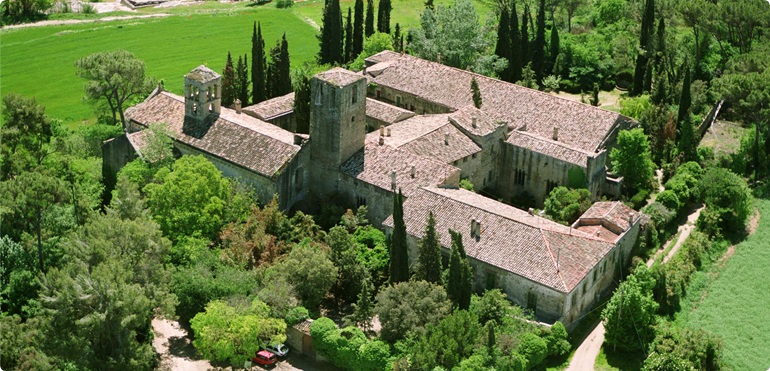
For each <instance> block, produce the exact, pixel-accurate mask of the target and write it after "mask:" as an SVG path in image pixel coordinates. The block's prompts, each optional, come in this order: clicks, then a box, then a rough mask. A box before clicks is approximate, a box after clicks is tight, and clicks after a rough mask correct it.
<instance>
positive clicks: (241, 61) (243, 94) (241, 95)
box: [235, 54, 249, 107]
mask: <svg viewBox="0 0 770 371" xmlns="http://www.w3.org/2000/svg"><path fill="white" fill-rule="evenodd" d="M248 65H249V57H248V56H247V55H246V54H244V55H243V56H242V57H240V56H239V57H238V67H237V68H236V70H235V75H236V77H235V79H236V80H237V81H238V83H237V84H236V85H237V88H238V94H237V95H238V99H240V100H241V106H242V107H246V106H248V105H249V67H248Z"/></svg>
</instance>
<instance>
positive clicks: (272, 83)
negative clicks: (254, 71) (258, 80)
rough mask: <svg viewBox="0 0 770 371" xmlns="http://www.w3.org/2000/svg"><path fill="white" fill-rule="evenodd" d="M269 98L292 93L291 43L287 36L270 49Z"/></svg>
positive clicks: (268, 71) (268, 70)
mask: <svg viewBox="0 0 770 371" xmlns="http://www.w3.org/2000/svg"><path fill="white" fill-rule="evenodd" d="M267 80H268V84H267V85H268V89H267V90H268V96H269V97H270V98H275V97H280V96H282V95H286V94H289V93H291V91H292V88H291V64H290V61H289V42H288V41H286V34H285V33H284V34H283V37H282V38H281V40H278V41H276V43H275V46H274V47H273V48H271V49H270V64H269V65H268V68H267Z"/></svg>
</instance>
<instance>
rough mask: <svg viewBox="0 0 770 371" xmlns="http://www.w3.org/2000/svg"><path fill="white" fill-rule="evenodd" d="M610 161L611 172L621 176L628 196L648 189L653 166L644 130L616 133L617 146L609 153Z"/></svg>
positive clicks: (653, 169)
mask: <svg viewBox="0 0 770 371" xmlns="http://www.w3.org/2000/svg"><path fill="white" fill-rule="evenodd" d="M610 161H611V162H612V168H613V171H614V172H615V173H617V174H618V175H621V176H623V181H624V183H625V188H626V192H627V193H628V194H634V193H636V191H637V190H641V189H649V188H650V185H651V181H652V176H653V172H654V171H655V164H654V163H653V162H652V155H651V154H650V144H649V142H648V140H647V135H645V134H644V130H642V129H641V128H636V129H631V130H623V131H621V132H620V133H618V141H617V145H616V146H615V148H613V149H612V151H611V152H610Z"/></svg>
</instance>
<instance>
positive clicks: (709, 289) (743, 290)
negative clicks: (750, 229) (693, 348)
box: [676, 200, 770, 370]
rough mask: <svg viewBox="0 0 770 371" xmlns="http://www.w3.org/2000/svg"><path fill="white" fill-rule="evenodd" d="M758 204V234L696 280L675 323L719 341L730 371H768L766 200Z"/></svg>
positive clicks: (769, 207)
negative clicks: (725, 262) (709, 335)
mask: <svg viewBox="0 0 770 371" xmlns="http://www.w3.org/2000/svg"><path fill="white" fill-rule="evenodd" d="M757 206H758V208H759V210H760V212H761V215H762V217H761V219H760V221H759V226H758V227H757V230H756V232H755V233H754V234H752V235H751V236H749V237H748V238H747V239H746V240H745V241H743V242H741V243H740V244H738V245H737V246H736V247H735V254H734V255H733V256H732V257H731V258H730V259H729V260H728V261H727V264H726V265H725V266H724V267H723V268H721V267H720V265H721V264H719V263H718V264H715V265H714V267H713V268H712V271H711V272H709V274H708V275H707V276H702V277H700V278H702V279H701V280H695V279H694V282H693V283H692V284H691V286H692V289H691V290H690V292H689V293H688V295H689V297H688V302H686V303H683V306H682V311H681V312H680V313H679V314H678V315H677V319H676V320H677V322H680V323H683V324H686V325H688V326H690V327H692V328H702V329H705V330H707V331H710V332H713V333H715V334H717V335H719V336H720V337H722V341H723V342H724V354H723V359H724V361H725V363H726V364H727V366H728V367H729V369H734V370H767V369H768V367H770V320H769V318H770V315H768V308H770V292H768V287H769V286H768V277H767V274H768V267H770V243H768V241H770V201H768V200H758V201H757ZM696 281H701V282H699V283H700V285H699V284H698V283H696ZM692 298H695V299H694V300H693V299H692Z"/></svg>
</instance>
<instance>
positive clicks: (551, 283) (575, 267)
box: [383, 187, 614, 293]
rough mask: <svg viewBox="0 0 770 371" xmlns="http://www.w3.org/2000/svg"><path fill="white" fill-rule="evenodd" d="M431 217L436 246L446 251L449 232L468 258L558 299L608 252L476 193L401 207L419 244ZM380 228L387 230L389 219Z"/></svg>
mask: <svg viewBox="0 0 770 371" xmlns="http://www.w3.org/2000/svg"><path fill="white" fill-rule="evenodd" d="M431 211H432V212H433V214H434V216H435V219H436V230H437V231H438V232H439V238H440V241H441V245H442V246H444V247H448V246H451V240H450V236H449V233H448V232H447V231H448V229H450V228H451V229H453V230H456V231H458V232H460V233H462V235H463V245H464V246H465V251H466V253H467V255H468V256H469V257H471V258H474V259H476V260H479V261H482V262H485V263H487V264H490V265H493V266H496V267H498V268H500V269H503V270H506V271H509V272H512V273H514V274H516V275H518V276H521V277H524V278H526V279H529V280H531V281H533V282H538V283H541V284H543V285H545V286H548V287H550V288H552V289H554V290H557V291H559V292H564V293H569V292H571V291H572V290H573V289H575V287H577V285H578V284H579V283H580V282H581V281H582V280H583V279H584V278H585V276H586V275H587V274H588V273H589V272H590V271H591V269H593V267H595V266H596V264H597V263H598V262H599V261H601V259H602V258H603V257H604V256H605V255H606V254H607V253H609V252H610V251H611V250H612V248H613V247H614V245H613V244H612V243H609V242H606V241H604V240H601V239H599V238H595V237H592V236H590V235H587V234H584V233H582V232H580V231H577V230H574V229H572V228H570V227H567V226H563V225H561V224H558V223H555V222H553V221H550V220H547V219H545V218H541V217H539V216H536V215H530V214H529V213H527V212H526V211H523V210H519V209H517V208H514V207H512V206H508V205H505V204H502V203H500V202H497V201H495V200H491V199H489V198H486V197H484V196H481V195H478V194H476V193H473V192H470V191H467V190H464V189H447V188H436V187H424V188H422V189H420V190H419V191H417V192H415V193H414V194H413V195H411V196H410V197H409V198H407V200H406V201H405V202H404V221H405V224H406V229H407V233H409V234H410V235H412V236H415V237H416V238H423V237H424V233H425V226H426V224H427V218H428V212H431ZM474 219H475V220H477V221H479V222H480V223H481V228H480V230H481V233H480V236H479V237H478V238H474V237H472V236H471V233H470V228H471V220H474ZM383 224H384V225H386V226H390V227H392V226H393V217H392V216H390V217H388V219H386V220H385V222H384V223H383Z"/></svg>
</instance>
